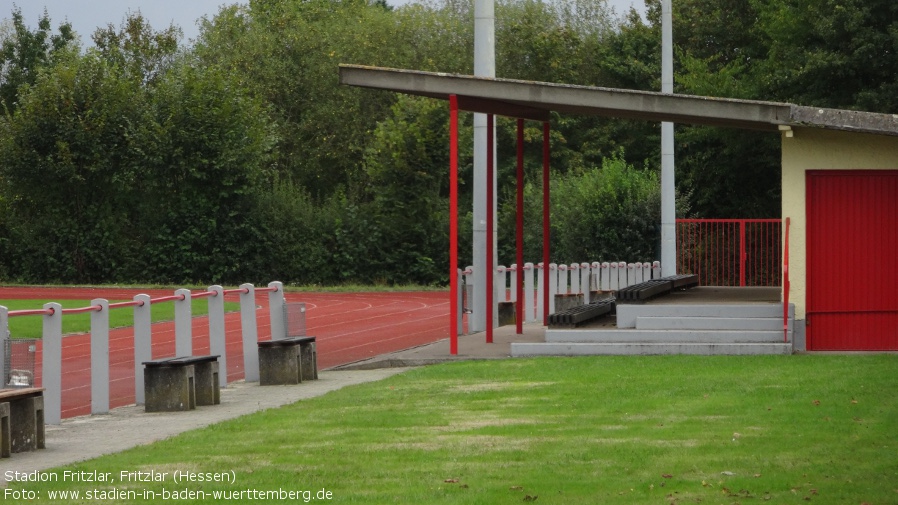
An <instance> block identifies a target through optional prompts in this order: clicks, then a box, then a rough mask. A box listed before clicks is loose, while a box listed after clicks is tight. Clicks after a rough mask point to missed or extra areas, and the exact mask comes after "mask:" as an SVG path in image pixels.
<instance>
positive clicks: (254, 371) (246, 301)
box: [240, 284, 259, 382]
mask: <svg viewBox="0 0 898 505" xmlns="http://www.w3.org/2000/svg"><path fill="white" fill-rule="evenodd" d="M240 289H242V290H243V292H242V293H240V328H241V329H242V330H243V374H244V379H245V380H246V382H259V335H258V330H257V328H256V288H255V287H253V285H252V284H242V285H241V286H240Z"/></svg>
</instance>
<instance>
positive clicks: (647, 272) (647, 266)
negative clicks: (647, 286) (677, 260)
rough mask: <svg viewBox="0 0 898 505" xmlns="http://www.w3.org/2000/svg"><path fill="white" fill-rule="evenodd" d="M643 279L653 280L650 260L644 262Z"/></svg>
mask: <svg viewBox="0 0 898 505" xmlns="http://www.w3.org/2000/svg"><path fill="white" fill-rule="evenodd" d="M642 279H643V280H645V281H650V280H652V264H651V263H649V262H645V263H643V264H642Z"/></svg>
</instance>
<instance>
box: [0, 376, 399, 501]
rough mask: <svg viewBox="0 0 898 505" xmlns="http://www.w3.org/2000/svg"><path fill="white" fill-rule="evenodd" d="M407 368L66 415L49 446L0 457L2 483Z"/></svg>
mask: <svg viewBox="0 0 898 505" xmlns="http://www.w3.org/2000/svg"><path fill="white" fill-rule="evenodd" d="M405 370H407V368H387V369H378V370H359V371H321V372H319V373H318V375H319V379H318V380H317V381H308V382H303V383H302V384H298V385H295V386H264V387H262V386H259V384H258V383H249V384H247V383H244V382H237V383H233V384H230V385H228V387H227V388H225V389H222V390H221V404H220V405H212V406H208V407H198V408H197V409H196V410H192V411H187V412H159V413H146V412H144V409H143V407H142V406H141V407H136V406H131V407H122V408H118V409H113V410H112V411H111V412H110V413H109V414H104V415H94V416H84V417H75V418H72V419H65V420H63V422H62V423H61V424H59V425H55V426H52V425H48V426H47V427H46V445H47V448H46V449H42V450H39V451H35V452H26V453H18V454H13V455H12V457H11V458H4V459H2V460H0V487H4V486H6V483H7V482H6V478H5V475H6V472H7V471H18V472H34V471H38V470H47V469H50V468H55V467H58V466H63V465H69V464H72V463H76V462H79V461H84V460H87V459H91V458H96V457H98V456H102V455H105V454H112V453H115V452H120V451H124V450H126V449H130V448H132V447H136V446H139V445H145V444H149V443H152V442H156V441H158V440H163V439H166V438H170V437H172V436H175V435H177V434H179V433H183V432H185V431H189V430H193V429H196V428H201V427H204V426H208V425H210V424H214V423H218V422H221V421H225V420H228V419H233V418H236V417H240V416H243V415H246V414H252V413H254V412H259V411H261V410H265V409H270V408H276V407H280V406H283V405H287V404H290V403H294V402H297V401H299V400H304V399H306V398H313V397H316V396H321V395H324V394H326V393H329V392H331V391H335V390H337V389H340V388H343V387H346V386H351V385H354V384H361V383H365V382H373V381H377V380H381V379H384V378H387V377H390V376H392V375H396V374H398V373H402V372H403V371H405Z"/></svg>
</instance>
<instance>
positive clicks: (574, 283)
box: [568, 263, 580, 295]
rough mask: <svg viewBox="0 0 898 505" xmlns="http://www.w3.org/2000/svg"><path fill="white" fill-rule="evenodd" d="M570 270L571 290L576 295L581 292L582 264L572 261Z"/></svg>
mask: <svg viewBox="0 0 898 505" xmlns="http://www.w3.org/2000/svg"><path fill="white" fill-rule="evenodd" d="M568 271H569V272H570V276H571V291H570V293H571V294H572V295H576V294H579V293H580V265H579V264H577V263H571V264H570V266H569V267H568Z"/></svg>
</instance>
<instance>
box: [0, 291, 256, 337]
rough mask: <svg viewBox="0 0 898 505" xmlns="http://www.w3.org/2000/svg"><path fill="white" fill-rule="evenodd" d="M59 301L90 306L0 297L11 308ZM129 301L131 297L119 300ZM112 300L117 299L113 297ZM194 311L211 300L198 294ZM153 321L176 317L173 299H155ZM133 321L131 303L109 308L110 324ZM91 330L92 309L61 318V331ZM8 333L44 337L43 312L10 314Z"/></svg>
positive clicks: (228, 305)
mask: <svg viewBox="0 0 898 505" xmlns="http://www.w3.org/2000/svg"><path fill="white" fill-rule="evenodd" d="M51 301H52V302H57V303H59V304H60V305H62V308H63V309H76V308H81V307H89V306H90V300H0V305H2V306H4V307H6V308H7V309H9V310H10V311H13V310H34V309H41V308H43V306H44V304H45V303H49V302H51ZM118 301H129V300H118ZM109 303H116V301H114V300H110V302H109ZM190 306H191V311H192V314H193V315H194V316H202V315H205V314H207V313H208V312H209V302H208V301H207V300H204V299H201V298H198V299H194V300H191V304H190ZM236 310H240V304H239V303H237V302H225V311H226V312H231V311H236ZM150 314H151V316H152V320H153V322H159V321H171V320H173V319H174V318H175V304H174V302H166V303H156V304H153V308H152V310H151V311H150ZM133 325H134V309H132V308H130V307H125V308H119V309H112V310H110V311H109V327H110V328H120V327H124V326H133ZM89 331H90V313H89V312H88V313H83V314H66V315H65V316H64V317H63V318H62V332H63V333H64V334H70V333H86V332H89ZM9 333H10V337H12V338H41V335H42V333H43V318H42V317H41V316H20V317H11V318H9Z"/></svg>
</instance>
